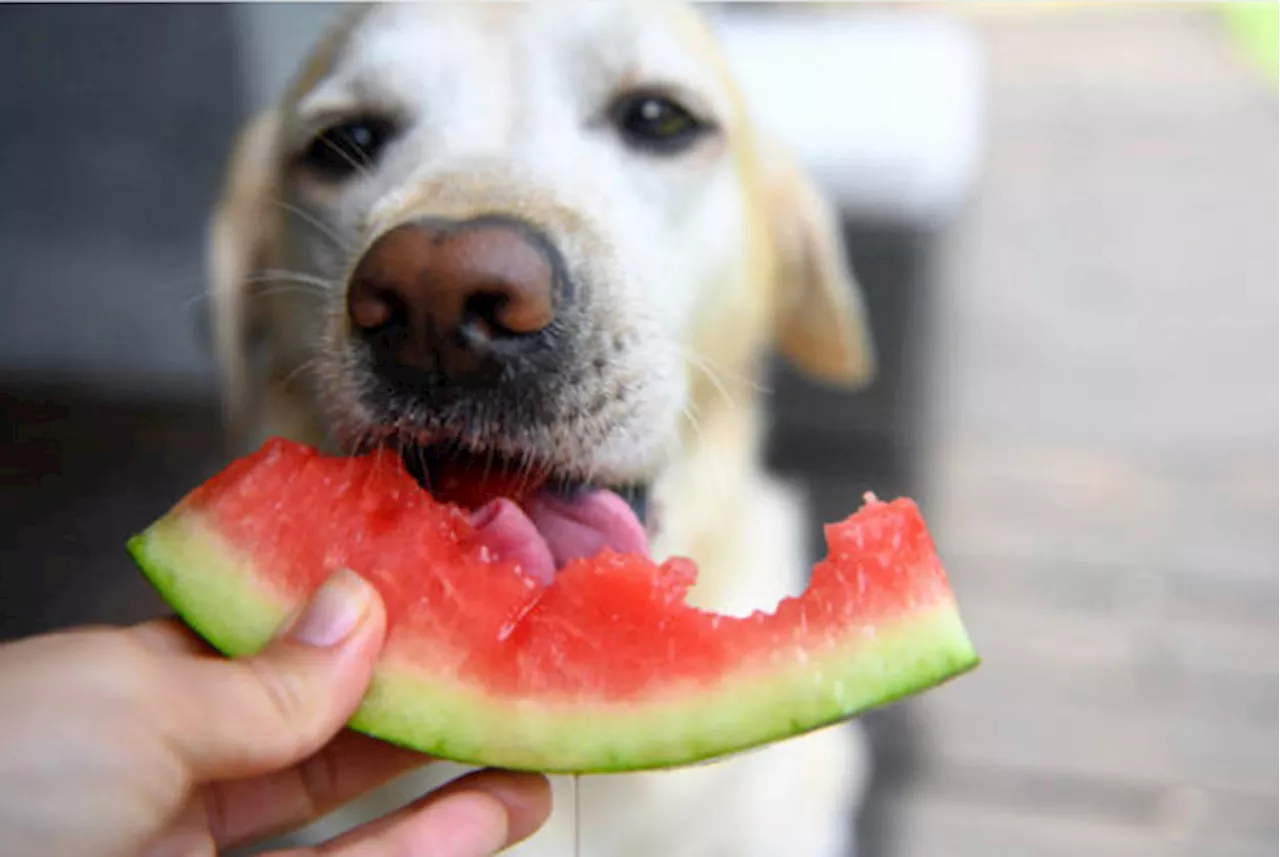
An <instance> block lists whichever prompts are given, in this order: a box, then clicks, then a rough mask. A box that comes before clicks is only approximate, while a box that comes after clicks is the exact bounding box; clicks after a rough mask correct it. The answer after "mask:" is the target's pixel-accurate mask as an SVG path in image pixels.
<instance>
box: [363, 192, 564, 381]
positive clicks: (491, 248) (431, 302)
mask: <svg viewBox="0 0 1280 857" xmlns="http://www.w3.org/2000/svg"><path fill="white" fill-rule="evenodd" d="M562 279H563V278H562V277H561V276H560V265H559V258H558V257H557V255H556V253H555V249H554V247H553V245H552V244H551V242H550V241H549V240H548V239H547V238H546V237H545V236H544V235H543V234H542V233H541V232H539V231H538V230H536V229H534V228H533V227H531V226H529V225H528V224H526V223H524V222H523V221H520V220H516V219H514V218H501V217H483V218H476V219H473V220H467V221H450V220H444V219H439V218H431V219H423V220H419V221H415V222H412V223H407V224H403V225H401V226H397V227H395V228H394V229H391V230H390V231H388V232H387V233H386V234H384V235H383V236H381V237H380V238H378V239H377V240H376V241H375V242H374V243H373V245H372V246H370V247H369V249H368V250H367V251H365V254H364V255H363V256H362V257H361V259H360V261H359V263H358V264H357V265H356V267H355V271H354V272H353V273H352V275H351V281H350V283H349V284H348V286H347V314H348V317H349V318H350V321H351V326H352V329H353V331H355V332H356V333H357V334H358V335H360V336H362V337H363V338H365V339H366V340H367V341H368V342H369V343H370V344H371V346H372V347H373V348H374V351H375V353H376V354H377V356H378V358H379V361H380V362H381V363H383V364H384V368H393V367H394V368H403V369H409V370H425V371H434V372H439V373H441V374H442V375H444V376H446V377H449V378H463V377H466V376H470V375H473V374H475V373H477V372H479V371H481V370H482V369H484V368H485V367H495V366H500V365H501V364H502V363H503V362H504V361H505V360H508V359H510V358H512V357H515V356H518V355H519V354H520V353H521V352H522V351H523V350H524V349H526V348H531V347H533V346H534V339H535V338H536V337H535V335H536V334H537V333H539V332H541V331H543V330H545V329H546V328H547V326H548V325H550V324H551V322H552V321H553V319H554V317H555V312H556V304H557V302H558V300H559V298H560V292H561V281H562Z"/></svg>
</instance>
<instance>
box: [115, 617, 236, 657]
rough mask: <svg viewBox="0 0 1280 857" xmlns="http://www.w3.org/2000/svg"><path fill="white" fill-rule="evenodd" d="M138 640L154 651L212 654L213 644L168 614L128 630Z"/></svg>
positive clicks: (213, 652) (175, 653)
mask: <svg viewBox="0 0 1280 857" xmlns="http://www.w3.org/2000/svg"><path fill="white" fill-rule="evenodd" d="M128 633H130V634H132V635H133V636H134V638H136V639H137V640H138V642H140V643H142V644H143V645H144V646H146V647H147V648H148V649H150V650H151V651H153V652H159V653H161V654H174V655H212V654H216V652H215V650H214V649H213V647H212V646H210V645H209V644H208V643H206V642H205V641H204V640H202V639H200V637H198V636H197V635H196V634H195V632H194V631H192V630H191V629H190V628H188V627H187V626H186V625H184V624H183V623H182V622H181V621H180V620H178V619H176V618H174V617H172V616H168V617H165V618H163V619H151V620H149V621H147V622H143V623H141V624H138V625H134V626H133V627H132V628H130V629H129V630H128Z"/></svg>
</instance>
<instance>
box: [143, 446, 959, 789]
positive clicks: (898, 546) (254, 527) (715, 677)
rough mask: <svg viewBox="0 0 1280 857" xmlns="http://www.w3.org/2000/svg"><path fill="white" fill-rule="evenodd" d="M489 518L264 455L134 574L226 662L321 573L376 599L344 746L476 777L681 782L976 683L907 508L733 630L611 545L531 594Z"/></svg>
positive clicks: (387, 471)
mask: <svg viewBox="0 0 1280 857" xmlns="http://www.w3.org/2000/svg"><path fill="white" fill-rule="evenodd" d="M511 502H514V501H511V500H502V501H499V503H500V504H501V503H511ZM490 505H491V506H492V504H490ZM501 513H502V512H501V510H499V514H501ZM493 516H494V513H493V512H492V510H491V509H490V510H489V511H484V510H482V512H481V514H480V516H479V517H477V515H476V514H475V513H473V512H472V511H469V510H468V509H467V508H465V507H464V506H462V505H458V504H454V503H449V502H442V501H439V500H437V499H435V498H433V497H432V495H431V494H430V493H428V492H427V491H425V490H424V489H423V488H422V487H420V485H419V483H418V482H417V481H416V480H415V478H414V477H413V475H411V474H410V472H409V471H408V470H407V469H406V467H405V465H404V463H403V461H402V459H401V457H400V456H399V455H398V454H395V453H392V452H390V451H387V450H380V451H375V452H372V453H368V454H366V455H363V456H360V457H336V456H326V455H323V454H320V453H318V452H316V451H315V450H313V449H310V448H308V447H305V446H301V445H298V444H296V443H293V442H290V441H286V440H279V439H277V440H272V441H269V442H268V443H267V444H265V445H264V446H263V447H262V448H261V449H260V450H259V451H257V452H256V453H254V454H253V455H250V456H248V457H246V458H243V459H240V460H239V461H237V462H235V463H234V464H232V465H231V466H230V467H228V468H227V469H226V470H224V471H223V472H222V473H220V474H218V475H217V476H215V477H214V478H212V479H210V480H209V481H208V482H206V483H205V484H204V485H202V486H200V487H198V488H197V489H195V490H194V491H192V492H191V493H190V494H189V495H187V496H186V497H185V498H183V499H182V500H181V501H180V502H179V503H178V504H177V506H175V507H174V508H173V509H172V510H171V511H169V512H168V513H167V514H166V515H164V517H162V518H161V519H160V520H158V521H156V522H155V523H154V524H152V525H151V526H150V527H149V528H147V529H146V530H145V531H144V532H142V533H140V534H139V535H137V536H135V537H133V538H132V539H131V540H130V542H129V551H130V553H131V554H132V555H133V557H134V559H135V560H136V562H137V563H138V564H139V566H140V567H141V568H142V570H143V571H144V572H145V574H146V575H147V577H148V578H149V579H150V581H151V583H152V584H153V585H154V586H155V587H156V589H157V590H158V591H159V592H160V594H161V595H162V596H163V597H164V598H165V600H166V601H167V602H168V603H169V604H170V605H171V606H172V607H173V609H174V610H175V611H176V612H177V613H178V614H179V615H180V616H181V617H182V618H183V619H184V620H185V621H186V622H188V623H189V624H190V625H191V626H192V627H193V628H194V629H195V630H196V631H197V632H198V633H200V634H201V635H202V636H203V637H204V638H205V639H206V640H208V641H209V642H210V643H211V644H212V645H213V646H215V647H216V648H217V649H219V650H220V651H221V652H223V653H224V654H226V655H230V656H238V655H244V654H247V653H251V652H254V651H255V650H257V649H258V648H259V647H261V646H262V645H263V644H264V643H265V642H266V641H267V640H268V639H269V638H270V637H271V636H272V634H273V632H274V631H275V630H276V628H277V627H278V626H279V624H280V623H281V621H282V620H283V619H284V618H285V617H286V616H287V615H288V614H289V612H290V611H291V610H292V609H293V608H294V607H295V606H297V605H298V604H299V603H300V602H301V601H302V600H304V599H305V598H306V597H307V595H308V594H310V593H311V592H312V591H314V589H315V588H316V587H318V586H319V585H320V583H321V582H322V581H323V580H324V579H325V578H326V577H327V576H328V575H329V574H330V573H331V572H332V571H334V570H335V569H337V568H339V567H346V568H350V569H352V570H354V571H357V572H359V573H360V574H361V575H363V576H364V577H365V578H366V579H368V580H370V581H371V582H372V583H373V584H374V585H375V586H376V587H377V588H378V589H379V591H380V592H381V594H382V596H383V599H384V601H385V603H386V606H387V614H388V615H387V618H388V634H387V642H386V646H385V649H384V652H383V656H382V660H381V662H380V663H379V665H378V667H377V668H376V671H375V675H374V678H373V682H372V684H371V686H370V688H369V691H368V693H367V695H366V697H365V699H364V700H363V702H362V705H361V707H360V709H359V710H358V712H357V713H356V715H355V717H354V718H353V720H352V721H351V726H352V727H353V728H355V729H357V730H359V731H362V732H365V733H367V734H369V735H373V736H377V737H380V738H382V739H384V740H387V741H390V742H394V743H398V744H402V745H405V746H409V747H412V748H415V749H417V750H421V751H423V752H425V753H428V754H430V755H433V756H436V757H440V758H444V759H450V760H454V761H457V762H462V763H469V764H476V765H482V766H492V767H500V768H508V769H525V770H537V771H544V772H561V773H569V772H574V773H592V772H606V771H627V770H641V769H651V768H662V767H674V766H679V765H685V764H691V763H694V762H698V761H702V760H708V759H712V758H715V757H718V756H722V755H726V754H730V753H734V752H737V751H741V750H745V749H748V748H751V747H754V746H758V745H761V744H765V743H767V742H770V741H775V740H778V739H782V738H786V737H788V736H792V735H797V734H800V733H803V732H806V731H809V730H813V729H817V728H820V727H823V726H827V725H829V724H833V723H836V722H838V721H841V720H844V719H847V718H849V717H852V716H854V715H856V714H858V713H860V712H862V711H865V710H866V709H868V708H870V707H873V706H877V705H881V704H884V703H887V702H890V701H892V700H895V699H897V698H899V697H902V696H905V695H908V694H911V693H915V692H918V691H921V690H924V689H927V688H929V687H932V686H933V685H936V684H938V683H940V682H942V681H944V680H946V679H949V678H951V677H953V676H956V675H958V674H960V673H962V672H965V671H967V670H969V669H971V668H973V667H974V666H976V664H977V661H978V659H977V656H976V654H975V652H974V649H973V647H972V645H971V643H970V641H969V638H968V636H967V634H966V632H965V629H964V626H963V625H962V623H961V619H960V615H959V613H958V611H957V607H956V603H955V600H954V597H953V594H952V591H951V588H950V586H949V584H948V582H947V578H946V575H945V572H944V571H943V568H942V566H941V564H940V562H939V560H938V557H937V555H936V554H935V551H934V546H933V543H932V541H931V539H930V537H929V534H928V532H927V531H926V529H925V525H924V522H923V521H922V519H921V517H920V513H919V511H918V509H917V508H916V506H915V504H914V503H913V502H911V501H910V500H906V499H903V500H896V501H894V502H891V503H884V502H880V501H878V500H875V499H874V498H871V497H870V496H869V497H868V500H867V502H866V505H865V506H864V507H863V508H862V509H861V510H860V511H858V512H857V513H856V514H854V515H852V516H851V517H850V518H849V519H848V520H846V521H844V522H842V523H838V524H834V525H831V526H829V527H827V529H826V536H827V543H828V557H827V558H826V559H825V560H824V561H823V562H821V563H819V564H818V565H817V566H816V567H815V568H814V571H813V575H812V579H811V582H810V585H809V587H808V589H807V590H806V591H805V593H804V594H803V595H802V596H800V597H797V598H790V599H786V600H784V601H782V603H781V604H780V605H778V607H777V609H776V610H775V611H774V612H773V613H764V612H758V613H755V614H752V615H750V616H746V617H730V616H722V615H717V614H714V613H709V612H705V611H702V610H698V609H695V608H693V607H690V606H688V605H687V604H686V603H685V595H686V593H687V591H688V589H689V587H690V586H691V585H692V584H693V582H694V575H695V569H694V567H693V565H692V564H691V563H690V562H688V561H686V560H681V559H671V560H668V561H666V562H664V563H662V564H656V563H654V562H653V561H652V560H650V559H648V558H647V557H645V556H642V555H636V554H628V553H622V552H619V551H617V550H615V549H614V547H612V546H610V544H605V545H604V547H603V549H602V550H601V551H600V553H599V554H598V555H596V556H594V557H590V558H587V557H578V558H570V559H568V560H567V561H566V562H565V563H564V564H563V565H562V566H561V567H560V568H559V569H558V570H556V571H554V572H553V575H552V576H551V577H550V579H549V580H548V579H544V576H543V575H540V574H538V575H535V574H529V573H526V572H525V571H523V570H522V567H521V561H520V559H519V557H518V556H517V557H515V558H513V557H511V556H505V557H504V556H501V555H499V552H496V551H495V550H493V549H492V543H493V539H492V538H490V537H489V536H488V535H486V534H491V533H492V531H493V526H492V520H491V519H492V517H493ZM499 529H501V528H499ZM620 538H621V539H622V541H624V542H625V541H626V540H627V538H630V537H629V536H625V534H623V536H620ZM499 541H500V539H499ZM606 541H609V540H608V539H606ZM517 553H518V552H517Z"/></svg>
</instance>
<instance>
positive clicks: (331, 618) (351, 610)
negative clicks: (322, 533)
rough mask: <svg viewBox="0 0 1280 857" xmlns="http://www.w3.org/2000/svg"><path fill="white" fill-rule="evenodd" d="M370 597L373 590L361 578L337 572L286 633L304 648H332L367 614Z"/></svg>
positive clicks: (346, 572) (345, 572) (350, 573)
mask: <svg viewBox="0 0 1280 857" xmlns="http://www.w3.org/2000/svg"><path fill="white" fill-rule="evenodd" d="M372 596H373V591H372V589H370V587H369V584H368V583H366V582H365V581H364V579H363V578H361V577H360V575H358V574H356V573H355V572H352V571H346V570H343V571H339V572H337V573H336V574H334V575H333V576H332V577H330V578H329V579H328V580H327V581H325V583H324V585H323V586H321V587H320V589H319V590H317V591H316V593H315V595H313V596H312V597H311V601H310V603H308V604H307V606H306V608H305V609H304V610H303V611H302V615H301V616H299V617H298V618H297V619H296V620H294V621H293V622H292V623H290V624H289V625H288V627H287V629H286V631H285V633H286V635H287V636H288V637H290V638H291V639H293V640H296V641H297V642H299V643H302V644H304V645H308V646H316V647H317V648H328V647H330V646H335V645H337V644H338V643H340V642H342V640H344V639H346V638H347V637H348V636H350V634H351V632H352V631H354V630H355V629H356V626H357V625H359V624H360V620H361V619H363V618H364V617H365V614H367V613H368V612H369V603H370V601H371V600H372Z"/></svg>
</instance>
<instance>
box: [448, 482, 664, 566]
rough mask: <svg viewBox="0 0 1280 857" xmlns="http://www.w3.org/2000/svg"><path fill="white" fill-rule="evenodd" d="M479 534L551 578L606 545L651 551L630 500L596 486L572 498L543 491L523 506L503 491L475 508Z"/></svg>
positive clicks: (622, 550)
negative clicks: (506, 495) (502, 495)
mask: <svg viewBox="0 0 1280 857" xmlns="http://www.w3.org/2000/svg"><path fill="white" fill-rule="evenodd" d="M471 523H472V524H473V525H474V526H475V528H476V538H477V540H478V541H479V542H480V543H481V544H483V545H485V546H486V547H488V548H489V550H491V551H492V552H493V553H495V554H496V555H497V556H498V557H499V558H501V559H511V560H515V561H516V562H517V563H519V564H520V567H521V569H522V570H523V571H524V573H525V574H528V575H530V576H532V577H535V578H537V579H538V580H541V581H542V582H543V583H550V582H551V580H552V578H554V577H555V573H556V570H557V569H559V568H561V567H563V566H564V564H565V563H567V562H568V561H569V560H571V559H578V558H583V557H593V556H595V555H596V554H598V553H600V551H601V550H603V549H604V548H606V547H607V548H612V549H613V550H614V551H615V552H617V553H627V554H641V555H645V556H647V555H648V553H649V538H648V536H647V535H646V534H645V531H644V526H643V525H642V524H641V523H640V521H639V519H637V518H636V516H635V513H634V512H632V511H631V507H630V506H628V505H627V501H625V500H623V499H622V498H621V497H619V496H618V495H617V494H614V493H613V492H612V491H604V490H593V491H588V492H586V493H584V494H580V495H578V496H576V497H573V498H572V499H570V498H566V497H561V496H559V495H554V494H548V493H545V492H543V493H540V494H537V495H535V496H533V497H532V498H530V499H529V500H528V501H527V503H526V508H525V509H521V508H520V507H519V506H518V505H516V504H515V503H514V502H512V501H511V500H509V499H507V498H506V497H499V498H498V499H497V500H493V501H491V502H489V503H488V504H486V505H485V506H483V507H481V508H480V509H477V510H476V511H475V512H473V513H472V514H471Z"/></svg>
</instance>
